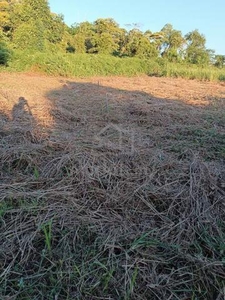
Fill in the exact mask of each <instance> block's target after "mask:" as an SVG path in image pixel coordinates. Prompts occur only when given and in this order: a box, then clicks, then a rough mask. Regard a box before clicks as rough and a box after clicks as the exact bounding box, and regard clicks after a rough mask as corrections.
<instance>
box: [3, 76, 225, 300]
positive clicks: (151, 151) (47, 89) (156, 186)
mask: <svg viewBox="0 0 225 300" xmlns="http://www.w3.org/2000/svg"><path fill="white" fill-rule="evenodd" d="M0 126H1V127H0V226H1V227H0V244H1V248H0V298H1V299H6V297H7V296H8V297H14V298H12V299H55V300H56V299H115V300H116V299H135V300H136V299H143V300H144V299H146V300H147V299H182V300H184V299H186V300H187V299H196V300H197V299H212V300H214V299H217V300H222V299H224V296H225V295H224V287H225V242H224V241H225V223H224V220H225V86H224V85H222V84H219V83H206V82H198V81H187V80H183V79H167V78H154V77H151V78H150V77H136V78H125V77H102V78H91V79H90V78H89V79H85V78H83V79H74V78H73V79H64V78H51V77H45V76H40V75H38V76H37V75H34V74H7V73H5V74H2V75H1V79H0Z"/></svg>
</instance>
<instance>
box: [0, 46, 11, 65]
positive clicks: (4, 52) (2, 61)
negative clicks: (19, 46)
mask: <svg viewBox="0 0 225 300" xmlns="http://www.w3.org/2000/svg"><path fill="white" fill-rule="evenodd" d="M9 58H10V51H9V50H8V49H7V47H6V45H5V44H3V43H0V65H5V66H6V65H7V64H8V61H9Z"/></svg>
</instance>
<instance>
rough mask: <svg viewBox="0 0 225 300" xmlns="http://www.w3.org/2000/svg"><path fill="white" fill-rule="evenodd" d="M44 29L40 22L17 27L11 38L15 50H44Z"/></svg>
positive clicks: (30, 22) (31, 22)
mask: <svg viewBox="0 0 225 300" xmlns="http://www.w3.org/2000/svg"><path fill="white" fill-rule="evenodd" d="M44 36H45V29H44V26H43V23H42V22H41V21H40V20H36V21H33V20H31V21H29V22H26V23H22V24H21V25H19V26H18V27H17V28H16V29H15V31H14V36H13V41H14V44H15V46H16V48H19V49H23V50H25V49H28V50H35V51H36V50H37V51H43V50H44V49H45V39H44Z"/></svg>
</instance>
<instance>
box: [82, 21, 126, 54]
mask: <svg viewBox="0 0 225 300" xmlns="http://www.w3.org/2000/svg"><path fill="white" fill-rule="evenodd" d="M93 25H94V26H93V34H92V37H91V38H90V40H89V49H88V52H90V53H104V54H114V53H117V52H118V51H119V50H120V46H121V40H122V38H123V36H124V30H123V29H121V28H120V27H119V25H118V24H117V23H116V22H115V21H114V20H113V19H111V18H106V19H97V20H96V21H95V22H94V24H93Z"/></svg>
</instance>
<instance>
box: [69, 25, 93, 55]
mask: <svg viewBox="0 0 225 300" xmlns="http://www.w3.org/2000/svg"><path fill="white" fill-rule="evenodd" d="M68 32H69V34H70V39H69V41H68V47H67V49H71V50H72V49H74V51H71V52H76V53H85V52H88V51H89V49H90V48H92V47H93V45H92V43H91V38H92V37H93V34H94V29H93V24H91V23H90V22H82V23H75V24H73V25H72V26H71V27H70V28H69V30H68Z"/></svg>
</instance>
